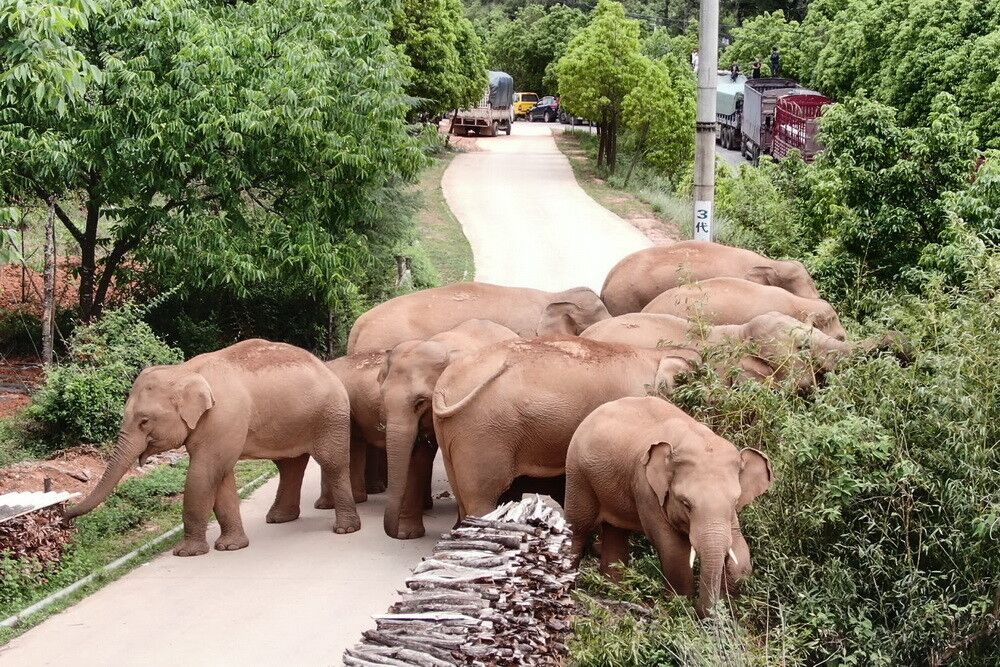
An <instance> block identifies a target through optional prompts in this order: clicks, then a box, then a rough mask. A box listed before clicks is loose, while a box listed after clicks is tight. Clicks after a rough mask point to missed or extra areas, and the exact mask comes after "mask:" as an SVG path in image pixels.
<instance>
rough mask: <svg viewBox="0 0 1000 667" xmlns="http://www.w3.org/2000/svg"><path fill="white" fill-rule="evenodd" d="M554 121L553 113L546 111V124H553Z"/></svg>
mask: <svg viewBox="0 0 1000 667" xmlns="http://www.w3.org/2000/svg"><path fill="white" fill-rule="evenodd" d="M553 120H554V119H553V118H552V112H551V111H546V112H545V122H546V123H551V122H552V121H553Z"/></svg>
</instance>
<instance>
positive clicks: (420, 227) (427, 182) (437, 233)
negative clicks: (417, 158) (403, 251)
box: [414, 137, 476, 284]
mask: <svg viewBox="0 0 1000 667" xmlns="http://www.w3.org/2000/svg"><path fill="white" fill-rule="evenodd" d="M469 139H472V138H471V137H452V145H453V146H455V145H456V144H457V146H458V147H457V148H452V149H449V150H448V151H446V152H445V153H443V154H442V155H441V156H440V157H436V158H434V161H433V163H431V165H430V166H428V167H427V168H426V169H424V171H423V173H422V174H421V175H420V180H419V181H418V182H417V184H416V185H415V186H414V187H415V188H416V189H417V190H418V191H419V192H420V196H421V198H422V202H421V207H420V211H419V212H418V213H417V232H418V234H419V236H420V242H421V245H422V246H423V250H424V252H425V253H426V255H427V259H428V260H429V261H430V263H431V264H433V265H434V268H435V269H436V270H437V272H438V275H439V276H440V278H441V283H442V284H447V283H453V282H459V281H462V280H472V279H473V277H474V276H475V275H476V267H475V264H473V261H472V246H470V245H469V240H468V239H467V238H465V233H464V232H463V231H462V225H461V224H460V223H459V222H458V219H457V218H455V215H454V214H453V213H452V212H451V209H450V208H448V202H446V201H445V198H444V192H443V191H442V190H441V178H442V177H443V176H444V172H445V170H446V169H447V168H448V165H449V164H451V161H452V160H453V159H454V158H455V156H456V155H457V154H458V152H461V151H465V150H475V144H474V143H472V142H470V141H467V140H469ZM456 140H462V141H458V142H456Z"/></svg>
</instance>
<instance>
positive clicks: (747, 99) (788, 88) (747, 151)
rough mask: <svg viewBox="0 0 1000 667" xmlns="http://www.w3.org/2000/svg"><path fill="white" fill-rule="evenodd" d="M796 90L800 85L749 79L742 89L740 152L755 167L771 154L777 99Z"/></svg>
mask: <svg viewBox="0 0 1000 667" xmlns="http://www.w3.org/2000/svg"><path fill="white" fill-rule="evenodd" d="M796 90H799V84H797V83H796V82H794V81H792V80H791V79H778V78H772V77H767V78H760V79H749V80H748V81H747V82H746V83H745V84H744V86H743V117H742V119H741V120H740V130H741V131H742V133H743V141H742V143H741V145H740V152H741V153H742V154H743V157H745V158H747V159H748V160H750V161H751V162H753V163H754V164H757V163H758V162H760V156H761V155H763V154H765V153H770V152H771V138H772V129H773V125H774V107H775V105H776V104H777V103H778V98H779V97H781V96H783V95H788V94H789V93H794V92H795V91H796Z"/></svg>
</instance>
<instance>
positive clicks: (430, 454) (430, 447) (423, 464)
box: [414, 438, 438, 511]
mask: <svg viewBox="0 0 1000 667" xmlns="http://www.w3.org/2000/svg"><path fill="white" fill-rule="evenodd" d="M420 449H421V450H426V453H422V454H421V455H420V456H418V457H417V459H416V460H415V461H414V463H415V464H416V465H417V472H418V473H419V475H420V488H421V489H422V490H423V498H422V503H423V508H424V510H425V511H426V510H429V509H433V508H434V497H433V495H432V493H431V482H432V481H433V478H434V457H435V456H436V455H437V449H438V448H437V443H436V442H434V439H433V438H427V439H425V440H424V443H423V444H422V445H421V446H420Z"/></svg>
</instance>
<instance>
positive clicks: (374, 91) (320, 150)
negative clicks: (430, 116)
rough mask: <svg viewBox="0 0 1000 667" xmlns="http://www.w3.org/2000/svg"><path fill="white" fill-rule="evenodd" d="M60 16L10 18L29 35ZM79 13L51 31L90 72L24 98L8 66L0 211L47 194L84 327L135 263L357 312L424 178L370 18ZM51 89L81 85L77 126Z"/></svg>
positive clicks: (335, 1) (208, 9)
mask: <svg viewBox="0 0 1000 667" xmlns="http://www.w3.org/2000/svg"><path fill="white" fill-rule="evenodd" d="M66 6H69V7H74V6H76V5H73V4H71V5H65V4H64V3H61V2H58V1H57V0H36V1H35V2H29V3H23V2H18V3H14V2H8V3H6V4H5V5H3V7H4V8H5V11H6V15H7V16H8V21H7V22H6V24H7V25H13V26H14V27H15V29H18V30H22V32H23V29H21V28H18V26H27V25H29V24H32V21H33V20H34V19H33V17H34V16H35V15H36V14H38V15H45V16H50V15H52V16H54V15H55V13H56V12H57V8H59V7H66ZM80 7H82V8H88V7H89V8H92V9H93V11H92V12H86V13H85V14H84V15H83V17H82V18H76V19H73V20H62V19H60V20H53V25H54V26H55V28H53V29H56V28H58V32H59V34H58V36H57V38H58V39H57V41H58V43H60V44H64V45H65V49H63V48H62V47H59V48H58V49H57V50H60V52H62V51H72V54H73V55H72V57H70V56H67V58H68V59H69V61H70V62H73V63H76V62H77V60H74V59H75V58H77V57H78V55H79V54H82V57H84V58H85V59H86V60H85V61H84V62H80V63H78V64H77V65H74V67H75V69H72V71H71V69H67V67H68V66H61V67H58V68H57V69H52V68H51V67H47V66H46V67H41V66H40V65H39V66H37V67H34V68H33V69H31V70H30V71H31V72H33V74H32V76H34V77H35V78H41V79H44V81H46V82H47V83H45V85H44V86H42V87H41V88H39V87H38V86H37V85H33V86H31V87H30V88H31V89H30V90H29V89H28V87H25V86H24V85H22V83H21V81H22V80H21V79H18V78H15V77H13V76H11V75H10V72H12V71H21V70H18V69H16V68H14V69H11V65H12V62H11V61H10V60H8V59H7V57H0V65H2V66H3V71H4V73H5V74H4V76H3V77H0V99H3V100H6V102H5V103H4V104H5V106H4V110H3V116H2V117H0V154H2V155H3V156H4V160H3V165H2V166H0V199H2V200H3V201H0V204H5V203H8V202H14V203H16V202H19V201H27V200H34V201H36V202H37V201H39V200H41V201H44V200H46V199H48V197H49V196H50V195H53V196H55V197H56V215H57V217H58V218H59V220H60V221H61V224H63V225H64V226H65V227H66V228H67V229H68V230H69V231H70V232H71V234H72V236H73V237H74V239H75V240H76V241H77V243H78V244H79V245H80V247H81V255H82V266H81V288H80V309H81V314H82V315H83V316H84V318H88V317H90V316H92V315H95V314H98V313H99V311H100V309H101V307H102V306H103V304H104V301H105V300H106V298H107V294H108V291H109V288H110V286H111V284H112V281H113V279H114V278H115V277H116V276H117V275H118V274H119V273H120V272H121V271H122V270H123V267H129V268H130V269H131V268H133V267H134V265H135V262H136V261H138V263H140V264H146V265H151V266H152V267H153V268H154V269H155V270H156V271H160V272H164V273H166V274H171V275H175V276H176V275H182V276H183V277H184V281H185V285H187V286H188V287H192V288H206V289H209V288H225V289H230V290H232V291H235V292H237V293H240V294H242V295H243V296H249V295H250V294H251V293H252V292H253V290H254V289H255V288H256V287H258V286H259V285H261V284H262V283H264V282H267V281H273V282H275V283H278V284H280V283H283V282H284V281H286V280H293V279H294V280H295V281H298V282H299V283H305V284H307V285H308V286H309V289H310V292H311V293H312V294H314V295H315V297H316V298H317V299H319V300H322V301H325V302H328V303H330V304H331V305H336V304H349V303H351V302H353V301H356V300H357V299H359V298H360V297H363V296H368V294H366V293H364V291H363V288H362V284H363V283H366V282H368V281H369V279H370V277H371V274H370V273H369V269H370V268H371V265H370V263H369V260H368V257H369V255H371V254H378V253H379V252H380V249H379V246H389V247H394V246H395V245H396V244H397V242H398V241H399V240H400V238H401V237H403V236H405V234H406V232H407V230H408V229H409V221H408V220H405V219H403V220H398V219H385V218H382V217H381V216H379V215H373V214H372V212H373V211H374V212H378V211H379V210H380V207H379V204H380V203H381V202H382V201H385V200H392V199H393V198H394V197H395V196H396V195H397V194H398V192H399V190H400V188H401V187H402V186H403V184H404V182H405V181H407V180H410V179H412V177H413V176H414V175H415V174H416V172H417V170H418V169H419V168H420V166H421V165H422V163H423V157H422V154H421V151H420V148H419V146H418V145H417V142H415V141H414V140H413V139H412V138H411V137H410V136H409V135H408V133H407V128H406V124H405V115H406V113H407V111H408V110H409V108H410V107H409V104H408V101H407V99H406V97H405V95H404V90H403V84H404V77H405V74H406V69H405V67H404V64H403V63H402V60H401V58H400V55H399V53H398V52H397V51H396V49H394V48H393V47H392V45H391V44H390V42H389V31H388V28H387V25H388V21H389V12H388V10H387V9H386V8H384V7H383V6H382V3H378V2H372V1H370V0H365V1H363V2H347V1H346V0H307V1H306V2H304V3H303V2H299V1H297V0H296V1H292V0H277V1H276V2H266V3H232V4H225V3H221V4H220V3H217V2H214V1H212V0H171V1H170V2H168V3H167V4H163V3H161V2H159V1H158V0H149V1H146V2H138V3H134V2H125V1H124V0H99V1H98V2H96V3H94V4H93V5H89V4H88V5H80ZM59 11H62V10H59ZM80 11H81V12H82V11H83V9H81V10H80ZM84 18H85V20H84ZM4 23H5V22H3V21H0V25H2V24H4ZM32 25H33V24H32ZM42 25H44V22H42ZM19 34H20V33H19ZM456 34H457V33H456ZM32 39H39V38H37V37H32V36H31V35H29V36H28V37H25V38H23V40H22V41H24V42H25V43H28V42H31V40H32ZM53 39H56V38H53ZM32 43H33V44H34V42H32ZM44 43H45V42H44V41H38V42H37V44H36V46H37V47H38V48H42V45H43V44H44ZM12 48H13V47H12ZM32 48H35V47H34V46H33V47H32ZM36 61H38V62H40V59H34V60H32V62H36ZM17 67H20V65H18V66H17ZM73 72H82V73H80V74H79V75H78V74H74V73H73ZM67 77H68V78H67ZM32 81H34V79H32ZM60 81H62V82H65V81H71V82H72V85H70V86H69V90H71V91H74V92H79V90H80V87H81V86H83V92H82V93H81V94H78V95H76V96H75V97H74V98H73V99H72V100H71V103H72V105H73V107H72V113H61V112H60V106H59V104H58V103H56V104H55V105H53V104H52V103H51V101H50V100H49V94H48V93H47V92H46V91H48V90H50V89H51V90H59V89H60V88H59V86H60V85H61V84H60ZM37 90H41V91H42V93H44V94H43V95H42V96H41V100H40V101H39V98H38V97H37V93H36V91H37ZM78 202H79V207H78V208H77V203H78ZM174 282H175V283H176V282H178V281H174Z"/></svg>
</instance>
